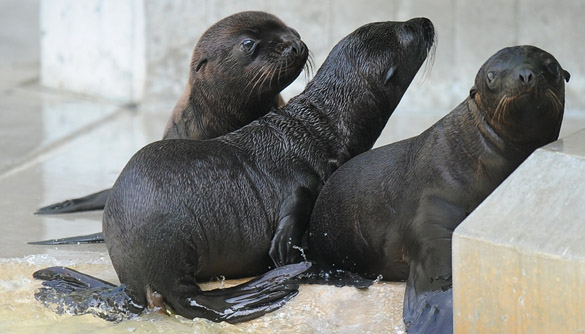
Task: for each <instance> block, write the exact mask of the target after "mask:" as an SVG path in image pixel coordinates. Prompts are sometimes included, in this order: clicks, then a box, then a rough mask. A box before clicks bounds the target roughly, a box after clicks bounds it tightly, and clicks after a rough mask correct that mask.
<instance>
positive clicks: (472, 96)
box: [469, 85, 477, 99]
mask: <svg viewBox="0 0 585 334" xmlns="http://www.w3.org/2000/svg"><path fill="white" fill-rule="evenodd" d="M475 94H477V87H475V85H474V86H473V87H471V89H470V90H469V97H471V98H472V99H474V98H475Z"/></svg>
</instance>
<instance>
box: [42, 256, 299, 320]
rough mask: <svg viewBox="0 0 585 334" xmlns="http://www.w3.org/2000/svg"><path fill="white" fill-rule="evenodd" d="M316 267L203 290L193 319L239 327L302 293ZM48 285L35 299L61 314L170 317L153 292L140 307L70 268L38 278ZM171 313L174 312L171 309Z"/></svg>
mask: <svg viewBox="0 0 585 334" xmlns="http://www.w3.org/2000/svg"><path fill="white" fill-rule="evenodd" d="M310 267H311V263H310V262H301V263H295V264H290V265H286V266H282V267H278V268H276V269H273V270H271V271H268V272H267V273H265V274H263V275H261V276H258V277H256V278H253V279H252V280H250V281H248V282H246V283H243V284H240V285H237V286H234V287H230V288H224V289H213V290H207V291H200V292H199V293H197V294H195V295H194V297H192V298H190V299H189V303H190V305H191V306H192V316H191V317H192V318H206V319H209V320H212V321H215V322H219V321H226V322H229V323H237V322H242V321H247V320H251V319H254V318H257V317H260V316H262V315H264V314H266V313H268V312H271V311H273V310H276V309H278V308H280V307H282V305H284V303H286V302H287V301H288V300H290V299H291V298H292V297H294V296H295V295H296V294H297V293H298V283H296V282H294V281H291V279H292V278H294V277H295V276H297V275H299V274H301V273H303V272H304V271H306V270H307V269H309V268H310ZM33 277H34V278H36V279H39V280H43V281H44V282H43V287H42V288H40V289H39V290H38V291H37V292H36V293H35V299H36V300H38V301H41V302H42V303H43V304H45V306H47V307H49V308H51V309H54V310H56V312H57V313H59V314H65V313H67V314H87V313H89V314H93V315H95V316H98V317H100V318H102V319H105V320H108V321H121V320H124V319H129V318H132V317H135V316H137V315H139V314H141V313H143V312H144V311H145V309H148V310H150V311H156V312H159V313H166V312H168V311H167V310H166V306H165V305H164V303H163V301H162V299H160V296H159V295H158V294H157V293H156V292H152V291H151V293H150V296H149V298H148V299H149V302H148V305H147V307H145V306H143V305H138V304H136V303H134V302H133V301H132V299H131V298H130V297H129V296H128V295H127V294H126V292H125V289H124V286H116V285H114V284H112V283H109V282H106V281H104V280H101V279H99V278H96V277H93V276H90V275H87V274H83V273H80V272H78V271H76V270H73V269H70V268H65V267H50V268H45V269H41V270H39V271H36V272H35V273H33ZM169 311H170V310H169Z"/></svg>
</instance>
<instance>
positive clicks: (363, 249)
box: [309, 46, 569, 333]
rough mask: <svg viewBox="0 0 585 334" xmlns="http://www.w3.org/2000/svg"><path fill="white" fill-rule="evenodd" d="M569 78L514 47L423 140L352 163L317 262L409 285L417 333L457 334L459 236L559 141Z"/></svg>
mask: <svg viewBox="0 0 585 334" xmlns="http://www.w3.org/2000/svg"><path fill="white" fill-rule="evenodd" d="M565 80H566V81H567V82H568V80H569V73H568V72H567V71H565V70H563V69H562V68H561V66H560V65H559V63H558V62H557V61H556V59H555V58H554V57H553V56H552V55H550V54H549V53H547V52H545V51H543V50H541V49H538V48H536V47H534V46H516V47H510V48H505V49H503V50H501V51H499V52H498V53H496V54H495V55H493V56H492V57H491V58H490V59H489V60H488V61H487V62H486V63H485V64H484V65H483V66H482V67H481V69H480V70H479V73H478V74H477V76H476V79H475V86H474V87H473V88H472V89H471V92H470V95H469V97H468V98H467V99H466V100H465V101H463V103H461V104H460V105H459V106H458V107H457V108H455V110H453V111H452V112H450V113H449V114H448V115H447V116H445V117H444V118H443V119H441V120H439V121H438V122H437V123H436V124H434V125H433V126H432V127H431V128H429V129H428V130H426V131H424V132H423V133H422V134H420V135H419V136H416V137H413V138H410V139H406V140H403V141H400V142H397V143H394V144H390V145H387V146H384V147H381V148H377V149H374V150H372V151H369V152H366V153H364V154H361V155H359V156H358V157H356V158H354V159H352V160H351V161H349V162H348V163H346V164H345V165H343V166H342V167H341V168H340V169H339V170H337V171H336V172H335V173H334V174H333V175H332V176H331V178H330V179H329V180H328V181H327V184H326V185H325V186H324V188H323V190H322V191H321V193H320V194H319V198H318V199H317V202H316V204H315V209H314V211H313V214H312V217H311V223H310V225H309V249H310V251H311V254H312V256H314V257H315V259H316V260H317V262H319V263H322V264H329V265H334V266H335V268H340V269H347V270H352V271H355V272H357V273H361V274H366V275H373V276H375V275H379V274H381V275H383V277H384V279H387V280H406V279H408V280H407V284H406V296H405V304H404V321H405V324H406V326H407V329H408V332H409V333H448V332H452V331H453V323H452V320H453V318H452V317H453V315H452V312H453V310H452V291H451V237H452V233H453V230H454V229H455V227H456V226H457V225H459V223H461V221H462V220H463V219H464V218H465V217H466V216H467V215H468V214H469V213H470V212H471V211H473V210H474V209H475V208H476V207H477V206H478V205H479V204H480V203H481V202H482V201H483V200H484V199H485V198H486V197H487V196H488V195H489V194H490V193H491V192H492V191H493V190H494V189H495V188H496V187H497V186H498V185H499V184H500V183H501V182H502V181H504V179H505V178H506V177H507V176H508V175H510V173H512V171H514V169H516V167H518V166H519V165H520V164H521V163H522V161H524V160H525V159H526V158H527V157H528V156H529V155H530V154H531V153H532V152H533V151H534V150H535V149H537V148H539V147H541V146H543V145H545V144H547V143H550V142H552V141H554V140H556V139H557V137H558V135H559V130H560V127H561V121H562V118H563V111H564V100H565V96H564V87H565V85H564V81H565Z"/></svg>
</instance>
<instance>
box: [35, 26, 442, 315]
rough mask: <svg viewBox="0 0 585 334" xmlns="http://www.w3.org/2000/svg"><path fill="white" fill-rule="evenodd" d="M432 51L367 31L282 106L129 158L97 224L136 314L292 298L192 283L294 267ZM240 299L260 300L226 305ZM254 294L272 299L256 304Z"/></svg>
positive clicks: (422, 32) (412, 34)
mask: <svg viewBox="0 0 585 334" xmlns="http://www.w3.org/2000/svg"><path fill="white" fill-rule="evenodd" d="M433 41H434V29H433V25H432V23H431V22H430V21H429V20H428V19H424V18H420V19H413V20H410V21H407V22H380V23H372V24H368V25H365V26H363V27H360V28H359V29H357V30H356V31H355V32H353V33H352V34H350V35H349V36H347V37H346V38H344V39H343V40H342V41H341V42H339V43H338V44H337V46H335V48H334V49H333V50H332V51H331V53H330V55H329V57H328V58H327V60H325V63H324V64H323V65H322V66H321V68H320V69H319V71H318V73H317V74H316V76H315V78H314V79H313V80H312V81H311V82H310V83H309V84H308V85H307V88H306V89H305V90H304V92H303V93H301V94H300V95H298V96H296V97H295V98H293V99H292V100H291V101H290V102H289V103H288V104H287V105H286V106H285V107H283V108H280V109H278V110H274V111H273V112H270V113H268V114H267V115H265V116H264V117H262V118H260V119H258V120H257V121H254V122H252V123H251V124H249V125H247V126H245V127H243V128H242V129H240V130H237V131H234V132H232V133H230V134H228V135H225V136H222V137H219V138H216V139H211V140H206V141H193V140H163V141H159V142H155V143H152V144H150V145H148V146H146V147H144V148H143V149H142V150H140V151H139V152H138V153H136V154H135V155H134V157H132V159H130V161H129V162H128V164H127V165H126V167H125V168H124V170H123V171H122V173H121V175H120V177H119V178H118V180H117V181H116V183H115V185H114V187H113V189H112V193H111V195H110V197H109V199H108V202H107V204H106V207H105V211H104V220H103V229H104V236H105V239H106V244H107V246H108V251H109V254H110V257H111V259H112V263H113V265H114V268H115V270H116V272H117V274H118V277H119V279H120V282H122V283H123V284H125V286H126V291H127V292H128V295H129V296H130V297H131V298H132V300H133V301H134V303H136V304H139V305H146V304H147V299H148V295H149V294H152V293H156V294H157V296H162V297H163V298H164V301H165V303H166V304H168V305H170V306H171V307H172V308H173V309H174V310H175V312H177V313H178V314H180V315H183V316H185V317H188V318H194V317H205V318H208V319H211V320H213V321H230V322H237V321H243V320H247V319H251V318H254V317H257V316H260V315H262V314H264V313H265V312H267V311H270V310H272V309H275V308H277V307H279V306H280V305H281V304H282V300H283V299H284V298H286V297H289V296H290V295H292V294H294V293H296V290H295V289H294V287H290V286H289V287H287V286H284V287H282V286H280V285H277V286H276V287H274V286H272V287H271V288H270V289H268V288H262V287H261V286H256V283H252V284H251V286H247V287H245V288H242V287H234V288H232V291H231V292H223V293H221V294H220V293H216V292H208V291H201V289H200V288H199V286H198V285H197V284H196V282H197V281H199V280H204V279H208V278H210V277H214V276H218V275H223V276H225V277H228V278H231V277H242V276H249V275H256V274H260V273H263V272H266V270H267V269H269V268H270V267H273V266H274V265H276V266H281V265H284V264H287V263H293V262H296V261H299V260H300V259H301V256H300V255H301V253H300V251H299V250H298V249H296V248H298V246H300V243H301V238H302V236H303V234H304V233H305V230H306V226H307V224H308V221H309V215H310V213H311V209H312V206H313V203H314V200H315V198H316V196H317V194H318V192H319V190H320V188H321V186H322V184H323V183H324V182H325V180H326V179H327V178H328V177H329V175H330V174H331V173H332V172H333V171H334V170H335V169H336V168H337V167H339V166H340V165H341V164H343V163H344V162H345V161H347V160H348V159H350V158H351V157H352V156H355V155H357V154H359V153H361V152H364V151H366V150H368V149H370V148H371V147H372V145H373V144H374V141H375V140H376V138H377V137H378V136H379V134H380V132H381V131H382V129H383V128H384V125H385V123H386V121H387V120H388V118H389V117H390V115H391V114H392V112H393V111H394V109H395V108H396V105H397V104H398V102H399V101H400V99H401V98H402V95H403V94H404V92H405V91H406V89H407V87H408V86H409V84H410V82H411V81H412V79H413V78H414V76H415V74H416V72H417V71H418V69H419V68H420V66H421V65H422V63H423V62H424V60H425V59H426V56H427V53H428V51H429V49H430V48H431V46H432V44H433ZM302 265H303V264H300V266H302ZM289 266H291V265H289ZM292 266H295V267H293V269H294V271H296V273H298V272H300V271H303V270H306V269H307V268H306V267H300V269H299V268H298V267H296V266H299V264H297V265H292ZM305 266H306V265H305ZM281 268H287V266H285V267H279V268H277V269H275V270H283V269H281ZM50 271H51V270H50V269H49V273H48V274H47V273H46V272H43V276H44V277H51V274H50ZM286 271H291V272H292V270H289V269H287V270H286ZM271 273H272V271H270V272H268V273H267V274H264V275H262V276H260V278H259V279H260V280H264V281H266V277H267V276H269V275H273V274H271ZM289 276H290V275H289ZM289 284H292V283H289ZM248 290H249V291H251V292H253V293H257V295H255V296H253V297H246V298H241V297H239V296H238V295H237V294H235V293H236V292H238V293H241V292H242V291H248ZM263 291H264V292H263ZM258 295H259V296H261V297H262V296H263V297H264V298H265V299H266V298H268V296H272V299H273V300H272V301H263V303H258V302H257V299H258V298H259V297H258ZM41 299H42V298H41ZM234 301H239V302H240V304H239V305H238V308H237V309H235V308H234V306H233V302H234Z"/></svg>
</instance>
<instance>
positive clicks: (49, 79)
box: [41, 0, 146, 103]
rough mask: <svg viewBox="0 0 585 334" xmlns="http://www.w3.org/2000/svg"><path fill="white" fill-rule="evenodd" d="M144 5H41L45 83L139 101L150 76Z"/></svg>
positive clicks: (132, 1) (69, 0)
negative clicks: (146, 47) (147, 69)
mask: <svg viewBox="0 0 585 334" xmlns="http://www.w3.org/2000/svg"><path fill="white" fill-rule="evenodd" d="M144 27H145V25H144V5H143V1H142V0H128V1H116V0H84V1H76V0H42V1H41V34H42V35H41V84H43V85H45V86H48V87H52V88H58V89H64V90H69V91H73V92H78V93H84V94H89V95H94V96H100V97H103V98H106V99H109V100H113V101H116V102H121V103H129V102H138V101H139V100H140V99H141V98H142V95H143V92H144V81H145V72H146V65H145V64H146V55H145V28H144Z"/></svg>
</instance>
